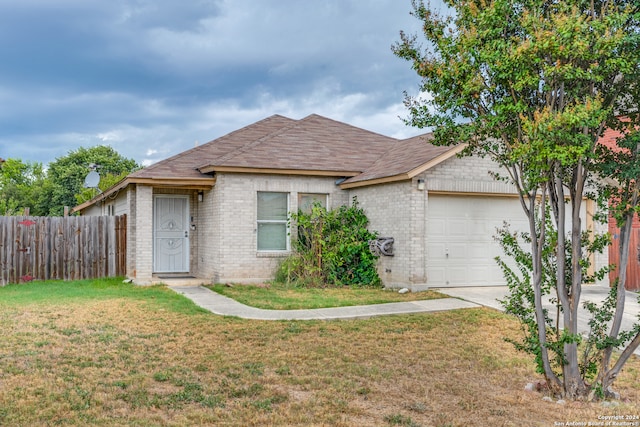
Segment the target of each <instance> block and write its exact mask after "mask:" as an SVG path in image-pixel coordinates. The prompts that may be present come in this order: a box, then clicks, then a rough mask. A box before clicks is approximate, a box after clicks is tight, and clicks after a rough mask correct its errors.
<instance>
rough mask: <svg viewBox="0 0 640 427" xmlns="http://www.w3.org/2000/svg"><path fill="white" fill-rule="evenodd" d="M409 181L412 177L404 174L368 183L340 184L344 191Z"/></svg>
mask: <svg viewBox="0 0 640 427" xmlns="http://www.w3.org/2000/svg"><path fill="white" fill-rule="evenodd" d="M409 179H411V177H410V176H409V175H408V174H406V173H403V174H400V175H394V176H386V177H384V178H376V179H368V180H366V181H356V182H344V183H342V184H340V188H341V189H342V190H347V189H349V188H357V187H366V186H369V185H377V184H388V183H390V182H398V181H406V180H409Z"/></svg>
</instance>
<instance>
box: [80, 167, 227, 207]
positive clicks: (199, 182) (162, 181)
mask: <svg viewBox="0 0 640 427" xmlns="http://www.w3.org/2000/svg"><path fill="white" fill-rule="evenodd" d="M215 183H216V178H215V177H210V178H138V177H130V176H129V177H126V178H125V179H123V180H122V181H120V182H119V183H117V184H116V185H114V186H112V187H111V188H109V189H107V190H106V191H105V192H103V193H100V194H98V195H97V196H95V197H94V198H93V199H91V200H88V201H86V202H84V203H82V204H80V205H78V206H75V207H74V208H73V209H71V212H72V213H74V212H79V211H82V210H84V209H86V208H88V207H89V206H91V205H93V204H95V203H97V202H101V201H103V200H104V199H106V198H107V197H109V196H111V195H113V194H117V193H118V191H120V190H122V189H124V188H126V187H128V186H129V185H132V184H136V185H149V186H152V187H155V188H179V189H184V190H210V189H212V188H213V186H214V185H215Z"/></svg>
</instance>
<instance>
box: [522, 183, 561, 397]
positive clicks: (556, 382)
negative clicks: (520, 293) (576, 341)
mask: <svg viewBox="0 0 640 427" xmlns="http://www.w3.org/2000/svg"><path fill="white" fill-rule="evenodd" d="M520 198H521V202H522V203H523V206H526V204H525V203H524V197H523V196H522V195H521V196H520ZM535 202H536V198H535V194H534V195H533V196H531V197H529V199H528V207H526V209H525V210H526V211H527V216H528V218H529V232H530V233H531V253H532V255H533V260H532V261H533V263H532V267H533V278H532V279H533V283H532V286H533V293H534V299H535V314H536V324H537V326H538V341H539V342H540V357H541V359H542V366H543V369H544V375H545V378H546V380H547V384H548V385H549V387H551V388H557V389H560V388H562V387H561V386H562V384H561V382H560V379H559V378H558V377H557V375H556V374H555V373H554V372H553V368H552V367H551V363H550V361H549V350H548V349H547V330H546V322H545V316H544V309H543V306H542V274H543V268H542V251H543V247H544V240H545V238H546V236H545V227H544V224H545V221H546V210H545V204H546V198H545V192H544V191H543V193H542V196H541V211H542V214H541V223H542V224H543V225H542V227H541V228H540V231H539V233H538V230H537V229H536V206H535Z"/></svg>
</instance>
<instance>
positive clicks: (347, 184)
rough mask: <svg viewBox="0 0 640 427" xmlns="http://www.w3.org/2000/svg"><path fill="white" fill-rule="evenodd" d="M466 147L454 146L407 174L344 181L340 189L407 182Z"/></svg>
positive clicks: (462, 145)
mask: <svg viewBox="0 0 640 427" xmlns="http://www.w3.org/2000/svg"><path fill="white" fill-rule="evenodd" d="M466 147H467V144H459V145H456V146H455V147H454V148H452V149H451V150H448V151H446V152H444V153H442V154H440V155H439V156H436V157H434V158H433V159H431V160H429V161H428V162H425V163H423V164H422V165H420V166H418V167H416V168H413V169H411V170H410V171H409V172H406V173H400V174H395V175H390V176H385V177H379V178H373V179H364V180H362V181H353V182H349V181H346V182H344V183H342V184H340V188H341V189H343V190H346V189H348V188H357V187H366V186H369V185H377V184H387V183H390V182H397V181H405V180H408V179H412V178H413V177H415V176H417V175H420V174H421V173H423V172H425V171H427V170H429V169H431V168H433V167H434V166H437V165H439V164H440V163H442V162H444V161H445V160H447V159H450V158H451V157H453V156H456V155H458V154H459V153H460V152H461V151H462V150H464V149H465V148H466Z"/></svg>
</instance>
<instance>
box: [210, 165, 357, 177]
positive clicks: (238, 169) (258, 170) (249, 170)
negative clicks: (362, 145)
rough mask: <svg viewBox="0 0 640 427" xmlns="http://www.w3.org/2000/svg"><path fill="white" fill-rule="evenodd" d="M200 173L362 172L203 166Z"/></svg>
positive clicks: (349, 175)
mask: <svg viewBox="0 0 640 427" xmlns="http://www.w3.org/2000/svg"><path fill="white" fill-rule="evenodd" d="M198 171H200V173H212V172H216V173H218V172H227V173H253V174H263V175H264V174H273V175H305V176H339V177H345V176H348V177H353V176H357V175H360V174H361V173H362V171H341V170H314V169H277V168H255V167H244V166H203V167H200V168H198Z"/></svg>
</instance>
